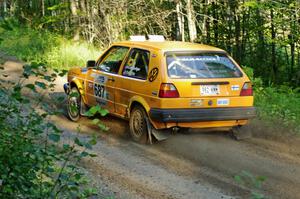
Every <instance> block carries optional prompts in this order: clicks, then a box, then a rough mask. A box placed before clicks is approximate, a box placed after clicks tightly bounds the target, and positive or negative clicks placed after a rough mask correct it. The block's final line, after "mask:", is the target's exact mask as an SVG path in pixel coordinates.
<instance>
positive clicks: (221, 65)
mask: <svg viewBox="0 0 300 199" xmlns="http://www.w3.org/2000/svg"><path fill="white" fill-rule="evenodd" d="M167 67H168V75H169V77H170V78H174V79H202V78H203V79H206V78H237V77H242V75H243V74H242V73H241V71H240V70H239V69H238V67H237V66H236V65H235V64H234V63H233V62H232V61H231V60H230V58H229V57H228V56H227V55H226V54H224V53H197V54H194V53H193V54H192V53H186V54H182V53H180V54H179V53H178V54H176V53H174V54H168V55H167Z"/></svg>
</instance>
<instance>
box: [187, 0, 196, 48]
mask: <svg viewBox="0 0 300 199" xmlns="http://www.w3.org/2000/svg"><path fill="white" fill-rule="evenodd" d="M186 12H187V20H188V28H189V36H190V41H191V42H194V41H195V39H196V38H197V29H196V18H195V12H194V7H193V5H192V1H191V0H187V2H186Z"/></svg>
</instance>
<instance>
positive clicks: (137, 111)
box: [129, 106, 149, 144]
mask: <svg viewBox="0 0 300 199" xmlns="http://www.w3.org/2000/svg"><path fill="white" fill-rule="evenodd" d="M147 119H148V118H147V114H146V111H145V109H144V108H143V107H141V106H135V107H134V108H133V109H132V111H131V113H130V119H129V127H130V135H131V137H132V139H133V140H134V141H136V142H139V143H142V144H146V143H147V135H148V128H149V127H148V125H147Z"/></svg>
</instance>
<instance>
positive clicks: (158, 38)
mask: <svg viewBox="0 0 300 199" xmlns="http://www.w3.org/2000/svg"><path fill="white" fill-rule="evenodd" d="M148 41H165V37H164V36H163V35H148Z"/></svg>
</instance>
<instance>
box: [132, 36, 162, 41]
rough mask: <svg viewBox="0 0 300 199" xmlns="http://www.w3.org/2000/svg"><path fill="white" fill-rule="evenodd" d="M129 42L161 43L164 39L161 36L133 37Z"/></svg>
mask: <svg viewBox="0 0 300 199" xmlns="http://www.w3.org/2000/svg"><path fill="white" fill-rule="evenodd" d="M130 41H154V42H163V41H165V37H164V36H163V35H147V36H144V35H133V36H130Z"/></svg>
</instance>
